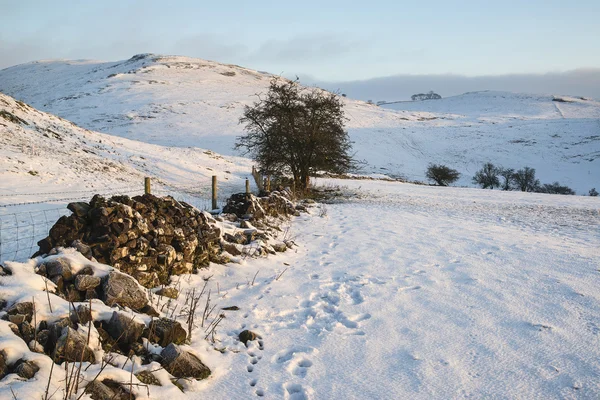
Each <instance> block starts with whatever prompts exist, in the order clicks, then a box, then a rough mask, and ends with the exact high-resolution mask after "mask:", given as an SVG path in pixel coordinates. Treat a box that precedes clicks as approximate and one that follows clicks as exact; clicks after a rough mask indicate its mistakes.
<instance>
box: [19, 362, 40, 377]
mask: <svg viewBox="0 0 600 400" xmlns="http://www.w3.org/2000/svg"><path fill="white" fill-rule="evenodd" d="M39 370H40V367H38V366H37V364H36V363H34V362H33V361H25V360H23V359H21V360H19V361H17V362H16V363H15V366H14V367H13V371H14V372H15V373H16V374H17V375H19V376H20V377H21V378H24V379H31V378H33V377H34V376H35V374H36V373H37V372H38V371H39Z"/></svg>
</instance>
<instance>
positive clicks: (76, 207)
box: [67, 202, 91, 217]
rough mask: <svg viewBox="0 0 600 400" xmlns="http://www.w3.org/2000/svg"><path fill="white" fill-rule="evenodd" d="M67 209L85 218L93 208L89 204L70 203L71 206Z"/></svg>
mask: <svg viewBox="0 0 600 400" xmlns="http://www.w3.org/2000/svg"><path fill="white" fill-rule="evenodd" d="M67 208H68V209H69V210H71V211H72V212H73V214H75V215H77V216H78V217H85V216H87V213H88V212H89V211H90V208H91V207H90V205H89V204H88V203H84V202H77V203H69V205H67Z"/></svg>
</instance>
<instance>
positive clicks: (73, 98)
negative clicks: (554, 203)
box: [0, 54, 600, 194]
mask: <svg viewBox="0 0 600 400" xmlns="http://www.w3.org/2000/svg"><path fill="white" fill-rule="evenodd" d="M271 78H272V75H270V74H268V73H263V72H257V71H253V70H249V69H246V68H242V67H239V66H234V65H225V64H220V63H216V62H212V61H206V60H201V59H195V58H187V57H179V56H160V55H153V54H140V55H136V56H134V57H132V58H131V59H129V60H125V61H119V62H99V61H85V60H84V61H81V60H80V61H65V60H62V61H38V62H33V63H29V64H23V65H18V66H15V67H11V68H7V69H4V70H2V71H0V91H2V92H4V93H7V94H9V95H11V96H14V97H16V98H18V99H21V100H23V101H26V102H28V103H30V104H32V105H34V106H35V107H38V108H40V109H42V110H45V111H48V112H52V113H54V114H56V115H60V116H61V117H63V118H67V119H69V120H72V121H74V122H75V123H77V124H79V125H81V126H84V127H86V128H88V129H93V130H97V131H101V132H106V133H110V134H111V135H116V136H121V137H124V138H128V139H134V140H138V141H142V142H146V143H152V144H159V145H163V146H172V147H188V146H198V147H202V148H207V149H210V150H212V151H215V152H217V153H220V154H226V155H233V154H234V153H233V143H234V140H235V136H237V135H239V134H240V133H242V130H243V127H242V126H241V125H239V124H238V119H239V117H240V116H241V114H242V110H243V107H244V105H247V104H250V103H252V102H253V101H254V100H255V99H256V97H255V96H254V95H255V94H257V93H260V92H264V91H265V89H266V87H267V85H268V82H269V80H270V79H271ZM558 98H560V99H562V100H563V101H562V102H559V101H553V100H554V98H553V97H552V96H536V95H525V94H514V93H506V92H477V93H467V94H465V95H462V96H456V97H452V98H448V99H442V100H438V101H424V102H401V103H393V104H386V105H384V106H383V107H377V106H374V105H369V104H367V103H365V102H361V101H355V100H351V99H345V106H346V108H345V109H346V113H347V116H348V118H349V121H348V124H347V126H348V130H349V133H350V137H351V139H352V140H353V141H354V142H355V145H354V147H355V151H356V152H357V154H356V156H357V158H359V159H362V160H365V161H367V163H368V165H367V166H366V167H365V170H364V172H365V173H384V174H387V175H390V176H398V177H404V178H406V179H410V180H425V177H424V171H425V168H426V167H427V165H428V164H429V163H443V164H447V165H449V166H451V167H453V168H456V169H458V170H459V171H460V172H461V173H462V178H461V180H460V181H459V182H458V184H459V185H466V186H470V185H472V184H471V181H470V180H471V177H472V176H473V174H474V173H475V171H476V170H478V169H479V168H480V167H481V165H482V164H483V163H484V162H487V161H491V162H493V163H496V164H499V165H502V166H505V167H512V168H515V169H518V168H521V167H524V166H530V167H534V168H536V170H537V172H538V177H539V178H540V179H541V181H542V183H547V182H552V181H560V182H561V183H562V184H566V185H569V186H571V187H572V188H573V189H575V190H576V191H577V192H578V193H579V194H584V193H587V191H588V190H589V189H590V188H591V187H594V186H596V187H597V186H600V103H598V102H595V101H591V100H583V99H579V98H567V97H561V96H558Z"/></svg>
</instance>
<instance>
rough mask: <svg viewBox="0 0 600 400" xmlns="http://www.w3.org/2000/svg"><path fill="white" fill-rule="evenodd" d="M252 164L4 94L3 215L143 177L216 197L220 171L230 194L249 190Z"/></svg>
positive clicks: (119, 187) (0, 136)
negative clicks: (91, 124)
mask: <svg viewBox="0 0 600 400" xmlns="http://www.w3.org/2000/svg"><path fill="white" fill-rule="evenodd" d="M251 168H252V167H251V163H250V160H248V159H246V158H239V157H222V156H220V155H218V154H215V153H213V152H211V151H208V150H203V149H199V148H170V147H163V146H159V145H153V144H148V143H142V142H136V141H133V140H128V139H124V138H119V137H115V136H111V135H106V134H102V133H98V132H93V131H89V130H87V129H83V128H80V127H78V126H76V125H74V124H73V123H71V122H69V121H66V120H64V119H61V118H59V117H56V116H54V115H51V114H47V113H44V112H40V111H38V110H36V109H34V108H32V107H30V106H28V105H27V104H25V103H22V102H20V101H15V100H14V99H13V98H11V97H9V96H6V95H3V94H1V93H0V192H1V193H2V196H0V206H3V207H2V208H0V215H1V214H3V213H7V212H12V209H13V208H10V207H6V205H7V204H15V203H27V202H32V201H38V202H39V201H40V200H41V201H42V202H43V200H53V199H54V200H58V199H62V198H65V199H73V198H79V197H84V198H86V199H88V200H89V198H90V194H93V193H105V194H110V193H123V194H133V193H136V194H137V193H139V192H140V191H143V178H144V176H151V177H153V178H155V179H154V181H153V184H154V185H155V186H154V190H155V191H161V190H162V191H163V192H164V191H165V190H166V191H169V192H173V193H175V192H177V191H178V190H184V191H187V192H189V193H193V194H194V195H195V196H197V197H203V196H206V197H209V191H210V179H211V176H212V175H217V176H218V178H219V181H220V185H221V187H222V188H223V192H224V194H225V193H226V192H230V193H231V192H232V191H241V190H243V187H244V179H245V178H246V177H247V176H249V174H250V171H251ZM39 193H41V194H40V195H37V196H32V195H34V194H39ZM58 203H59V204H60V203H61V202H58ZM62 203H64V201H63V202H62Z"/></svg>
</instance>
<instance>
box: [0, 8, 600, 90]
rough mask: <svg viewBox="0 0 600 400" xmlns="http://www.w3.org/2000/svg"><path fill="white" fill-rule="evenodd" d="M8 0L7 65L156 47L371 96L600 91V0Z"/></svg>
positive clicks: (2, 45) (1, 34) (122, 54)
mask: <svg viewBox="0 0 600 400" xmlns="http://www.w3.org/2000/svg"><path fill="white" fill-rule="evenodd" d="M0 1H1V3H2V4H1V13H0V68H6V67H9V66H12V65H15V64H20V63H24V62H28V61H33V60H39V59H48V58H68V59H82V58H86V59H98V60H106V61H113V60H121V59H126V58H129V57H131V56H132V55H134V54H138V53H146V52H150V53H160V54H178V55H187V56H192V57H199V58H205V59H210V60H215V61H221V62H227V63H235V64H239V65H243V66H246V67H249V68H254V69H258V70H263V71H269V72H273V73H278V74H279V73H281V74H284V75H287V76H294V75H298V76H300V78H301V79H302V80H303V81H305V82H307V83H317V84H319V85H322V86H326V87H328V88H339V89H341V90H342V91H345V92H348V95H352V96H353V97H359V98H365V97H369V98H373V100H394V99H402V98H406V97H407V96H410V94H411V93H414V92H415V91H428V90H436V91H437V92H440V94H442V95H444V96H447V95H453V94H457V93H462V92H465V91H469V90H484V89H504V90H513V91H535V92H544V93H552V92H557V91H560V92H562V93H566V94H575V95H583V96H591V97H596V98H600V40H598V38H600V23H599V22H598V21H600V1H598V0H573V1H571V2H565V1H564V0H560V1H556V0H528V1H521V0H519V1H513V0H504V1H493V0H489V1H481V0H477V1H473V0H461V1H454V2H450V1H445V0H426V1H421V2H415V1H401V0H385V1H384V0H372V1H361V2H353V1H348V0H344V1H338V0H320V1H315V0H302V1H297V2H290V1H281V0H279V1H269V0H262V1H248V0H228V1H223V2H218V1H214V0H211V1H203V0H195V1H175V0H174V1H172V2H165V1H164V0H163V1H153V0H144V1H112V0H103V1H63V0H53V1H46V0H29V1H26V2H19V1H8V0H6V1H4V0H0Z"/></svg>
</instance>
